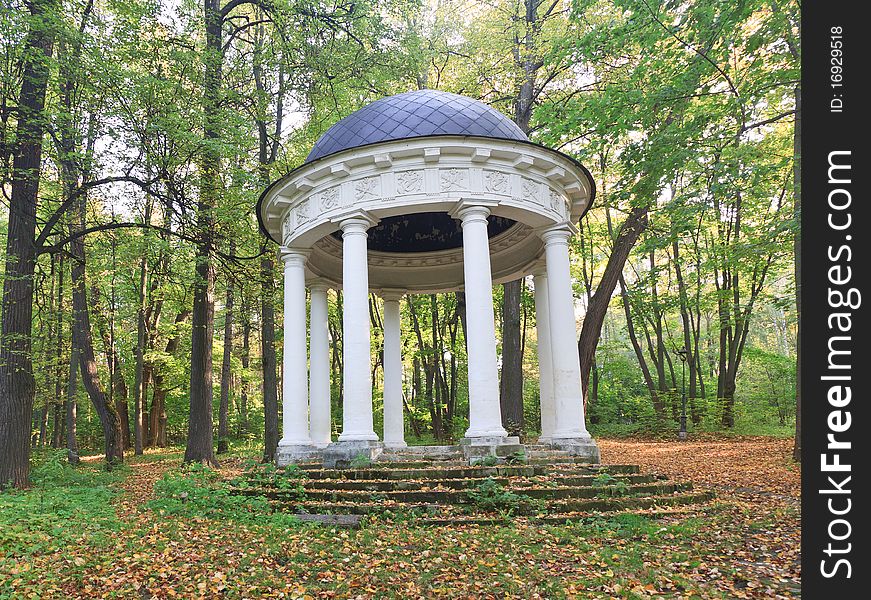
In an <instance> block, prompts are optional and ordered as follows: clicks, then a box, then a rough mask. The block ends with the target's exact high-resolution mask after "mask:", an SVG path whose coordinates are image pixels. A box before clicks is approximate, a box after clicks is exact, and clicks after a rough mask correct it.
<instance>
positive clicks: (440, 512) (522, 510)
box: [270, 491, 714, 520]
mask: <svg viewBox="0 0 871 600" xmlns="http://www.w3.org/2000/svg"><path fill="white" fill-rule="evenodd" d="M713 498H714V495H713V493H712V492H708V491H702V492H676V493H672V494H668V495H664V496H640V497H622V498H602V499H566V500H558V501H549V502H545V503H544V504H543V505H536V506H528V507H523V506H521V507H519V508H518V509H517V510H516V511H515V512H514V514H516V515H521V516H524V515H526V516H530V515H531V516H536V518H546V517H548V516H558V515H565V514H567V513H571V514H572V515H573V516H572V517H565V516H563V517H558V518H563V519H564V520H568V519H569V518H575V519H579V518H582V517H585V516H590V514H593V513H614V512H622V511H627V510H641V509H650V508H654V507H658V508H663V507H674V506H686V505H692V504H700V503H704V502H708V501H710V500H712V499H713ZM270 503H271V504H272V505H273V506H274V507H275V509H276V510H282V511H285V512H293V513H302V514H352V515H371V514H384V513H389V514H393V515H397V514H402V513H406V514H410V515H416V516H418V517H424V518H426V517H429V518H448V517H451V516H461V515H469V514H481V513H479V512H476V511H474V510H463V509H464V508H467V509H468V507H464V506H459V505H444V504H436V503H432V502H393V503H390V502H387V501H377V502H326V501H323V502H317V501H302V502H285V501H282V500H270ZM472 508H474V507H472ZM484 514H487V513H484Z"/></svg>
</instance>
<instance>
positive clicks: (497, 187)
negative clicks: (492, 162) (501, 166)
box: [484, 171, 511, 194]
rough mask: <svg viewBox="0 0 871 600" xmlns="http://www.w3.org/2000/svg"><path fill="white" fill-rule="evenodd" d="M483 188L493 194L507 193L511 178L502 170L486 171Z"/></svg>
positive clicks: (509, 189)
mask: <svg viewBox="0 0 871 600" xmlns="http://www.w3.org/2000/svg"><path fill="white" fill-rule="evenodd" d="M484 189H485V190H486V191H488V192H493V193H494V194H508V193H510V191H511V180H510V179H509V177H508V175H507V174H505V173H503V172H502V171H487V172H486V173H485V175H484Z"/></svg>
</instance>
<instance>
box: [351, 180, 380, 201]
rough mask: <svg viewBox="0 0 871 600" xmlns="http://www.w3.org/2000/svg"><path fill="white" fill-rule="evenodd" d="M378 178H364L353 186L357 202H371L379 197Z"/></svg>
mask: <svg viewBox="0 0 871 600" xmlns="http://www.w3.org/2000/svg"><path fill="white" fill-rule="evenodd" d="M379 181H380V178H379V177H364V178H363V179H360V180H359V181H357V182H356V183H355V184H354V192H355V196H356V199H357V200H371V199H373V198H377V197H378V196H379V195H380V191H379V189H378V188H379V187H380V186H379Z"/></svg>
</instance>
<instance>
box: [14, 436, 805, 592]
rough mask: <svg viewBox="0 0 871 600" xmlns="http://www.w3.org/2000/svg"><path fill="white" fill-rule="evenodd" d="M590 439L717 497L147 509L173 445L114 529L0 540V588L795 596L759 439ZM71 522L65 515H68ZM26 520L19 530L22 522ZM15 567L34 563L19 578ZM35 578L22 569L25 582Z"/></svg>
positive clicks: (121, 504)
mask: <svg viewBox="0 0 871 600" xmlns="http://www.w3.org/2000/svg"><path fill="white" fill-rule="evenodd" d="M689 444H691V446H687V445H686V444H679V443H677V442H674V443H670V442H638V441H627V440H600V447H601V448H602V453H603V456H604V458H605V460H606V461H610V462H613V463H621V464H626V463H637V464H641V465H643V466H644V468H645V469H646V470H649V471H656V472H666V473H668V474H669V475H673V476H675V477H679V478H681V479H686V480H691V481H694V482H695V483H696V484H697V485H701V486H702V487H704V486H705V485H708V486H714V485H716V486H717V487H718V500H717V501H716V502H715V503H709V504H708V505H706V506H703V507H699V508H691V509H684V510H681V511H675V512H674V514H673V515H672V514H669V513H663V514H661V515H660V517H661V518H660V519H658V520H655V521H653V520H650V519H645V518H643V517H639V516H636V515H625V516H621V517H614V516H610V517H601V518H589V517H587V518H585V519H583V520H581V521H578V522H573V523H569V524H566V525H535V524H532V523H530V522H529V521H526V520H523V519H517V520H515V521H514V522H512V523H511V524H509V525H507V526H478V525H474V524H472V525H452V526H449V527H435V528H426V527H418V526H410V525H407V524H404V523H402V522H393V521H390V520H385V519H372V520H370V522H369V525H367V526H364V527H363V528H362V529H360V530H354V531H347V530H337V529H331V528H328V527H297V528H292V529H282V530H277V529H274V528H269V527H264V526H260V525H257V524H251V523H236V522H228V521H223V522H219V521H215V520H212V519H205V518H190V519H185V518H182V517H178V516H161V515H159V514H157V513H155V512H154V511H152V510H149V509H147V508H145V507H144V503H145V502H146V501H147V500H149V499H150V498H152V497H153V487H154V483H155V482H156V481H157V480H159V479H160V478H161V477H162V475H163V473H164V472H165V471H166V470H167V469H168V468H171V467H175V466H176V465H177V464H178V460H179V458H178V457H177V456H170V457H168V458H167V457H166V456H164V457H161V458H160V459H158V460H151V461H146V462H142V463H139V464H135V465H134V466H133V467H132V468H131V472H130V474H129V476H128V477H127V478H126V479H125V480H124V481H123V482H122V483H121V484H120V486H121V487H120V489H121V494H120V495H119V496H117V498H116V500H115V501H114V503H113V507H114V510H115V511H116V513H117V515H118V518H119V519H120V520H121V521H122V525H123V526H122V527H121V528H120V530H119V531H117V532H111V534H110V535H109V537H108V539H103V540H100V539H98V538H99V536H97V535H96V534H94V533H93V532H90V531H88V532H85V533H83V534H82V535H81V536H79V537H77V538H75V539H74V540H73V541H72V542H69V543H66V544H65V545H63V546H62V547H57V548H55V549H54V550H53V551H46V552H43V553H40V554H37V555H34V556H31V557H28V558H29V560H24V559H23V558H22V557H17V556H8V555H4V553H3V551H2V550H0V581H2V584H0V586H6V587H5V588H4V587H0V590H2V591H0V596H3V595H4V594H6V593H7V591H9V595H10V596H15V597H28V595H29V594H32V593H35V594H36V595H37V596H38V597H40V598H52V597H57V598H101V597H119V598H128V597H129V598H155V599H157V598H214V597H228V598H299V599H302V600H309V599H310V600H314V599H316V598H367V599H368V598H375V597H378V598H381V597H395V598H410V599H413V598H439V597H445V598H494V599H495V598H524V599H526V598H578V599H588V598H636V599H637V598H694V597H695V598H790V597H798V596H799V595H800V591H799V587H798V577H799V572H800V565H799V556H798V547H799V545H798V544H799V522H798V518H799V513H798V508H797V507H796V506H795V502H790V501H789V499H790V498H795V497H797V490H798V476H797V470H795V471H793V470H791V469H790V468H789V466H788V463H787V462H786V461H785V460H781V459H782V458H783V456H784V452H786V453H788V449H787V445H786V443H784V442H781V441H779V440H770V439H767V438H735V439H728V440H705V441H700V442H689ZM73 522H74V517H73V520H72V521H71V523H73ZM36 533H37V532H34V535H35V534H36ZM28 569H33V570H35V571H36V572H39V573H50V574H52V576H51V578H50V579H51V584H46V585H44V586H43V587H41V588H34V587H33V581H34V579H33V578H32V577H24V576H22V575H21V574H22V573H24V572H25V571H26V570H28ZM37 581H38V580H37ZM16 586H17V587H16Z"/></svg>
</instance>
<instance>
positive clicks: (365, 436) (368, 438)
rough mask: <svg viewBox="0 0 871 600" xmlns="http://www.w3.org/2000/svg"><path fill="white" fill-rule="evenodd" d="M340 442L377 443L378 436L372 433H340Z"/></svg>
mask: <svg viewBox="0 0 871 600" xmlns="http://www.w3.org/2000/svg"><path fill="white" fill-rule="evenodd" d="M338 441H340V442H377V441H378V434H377V433H375V432H374V431H370V432H367V433H340V434H339V440H338Z"/></svg>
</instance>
